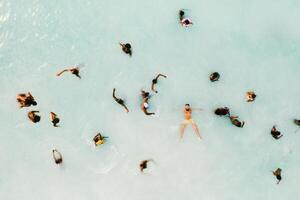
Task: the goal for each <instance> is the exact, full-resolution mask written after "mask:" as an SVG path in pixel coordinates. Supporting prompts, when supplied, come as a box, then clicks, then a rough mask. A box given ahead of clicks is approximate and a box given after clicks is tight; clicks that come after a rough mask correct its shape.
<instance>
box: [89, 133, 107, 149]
mask: <svg viewBox="0 0 300 200" xmlns="http://www.w3.org/2000/svg"><path fill="white" fill-rule="evenodd" d="M106 138H108V137H106V136H102V135H101V133H97V135H95V137H94V138H93V141H94V143H95V146H98V145H102V144H104V143H105V141H106Z"/></svg>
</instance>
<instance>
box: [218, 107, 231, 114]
mask: <svg viewBox="0 0 300 200" xmlns="http://www.w3.org/2000/svg"><path fill="white" fill-rule="evenodd" d="M215 114H216V115H219V116H222V115H228V114H229V108H227V107H224V108H217V109H216V110H215Z"/></svg>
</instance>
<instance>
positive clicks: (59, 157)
mask: <svg viewBox="0 0 300 200" xmlns="http://www.w3.org/2000/svg"><path fill="white" fill-rule="evenodd" d="M52 156H53V159H54V162H55V163H56V164H61V163H62V162H63V157H62V155H61V153H60V152H59V151H57V150H56V149H53V150H52Z"/></svg>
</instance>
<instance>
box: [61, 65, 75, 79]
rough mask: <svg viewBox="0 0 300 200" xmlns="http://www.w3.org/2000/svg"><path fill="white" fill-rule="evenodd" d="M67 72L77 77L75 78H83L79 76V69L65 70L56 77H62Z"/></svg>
mask: <svg viewBox="0 0 300 200" xmlns="http://www.w3.org/2000/svg"><path fill="white" fill-rule="evenodd" d="M65 72H71V73H72V74H73V75H75V76H77V77H78V78H80V79H81V76H80V75H79V67H74V68H69V69H64V70H62V71H61V72H59V73H57V74H56V76H60V75H62V74H63V73H65Z"/></svg>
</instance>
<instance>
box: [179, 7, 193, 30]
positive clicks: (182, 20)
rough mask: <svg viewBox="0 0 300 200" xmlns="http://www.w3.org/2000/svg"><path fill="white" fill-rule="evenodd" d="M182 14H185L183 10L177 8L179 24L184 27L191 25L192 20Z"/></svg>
mask: <svg viewBox="0 0 300 200" xmlns="http://www.w3.org/2000/svg"><path fill="white" fill-rule="evenodd" d="M184 16H185V12H184V11H183V10H179V21H180V23H181V25H182V26H184V27H187V26H189V25H192V24H193V22H192V20H191V19H189V18H186V17H184Z"/></svg>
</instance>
